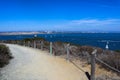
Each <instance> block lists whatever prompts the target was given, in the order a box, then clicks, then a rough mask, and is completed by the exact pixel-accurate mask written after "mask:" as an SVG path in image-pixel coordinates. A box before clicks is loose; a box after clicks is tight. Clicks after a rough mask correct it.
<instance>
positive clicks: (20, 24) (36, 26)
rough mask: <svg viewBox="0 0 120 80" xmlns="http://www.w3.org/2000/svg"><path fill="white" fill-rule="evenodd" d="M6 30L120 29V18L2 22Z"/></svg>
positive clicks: (1, 24) (0, 24)
mask: <svg viewBox="0 0 120 80" xmlns="http://www.w3.org/2000/svg"><path fill="white" fill-rule="evenodd" d="M0 26H1V27H4V28H3V29H4V30H7V29H8V28H9V30H11V31H12V30H16V29H17V30H56V31H58V30H62V31H63V30H70V31H76V30H77V31H82V30H83V31H87V30H106V31H111V30H114V31H120V19H104V20H100V19H80V20H56V21H55V20H54V21H51V20H49V21H8V22H0Z"/></svg>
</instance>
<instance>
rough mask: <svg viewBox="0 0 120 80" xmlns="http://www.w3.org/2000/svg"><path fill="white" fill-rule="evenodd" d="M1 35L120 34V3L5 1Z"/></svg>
mask: <svg viewBox="0 0 120 80" xmlns="http://www.w3.org/2000/svg"><path fill="white" fill-rule="evenodd" d="M0 27H1V29H0V32H4V31H95V32H111V31H113V32H120V0H1V1H0Z"/></svg>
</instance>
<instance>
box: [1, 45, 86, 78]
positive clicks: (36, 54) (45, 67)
mask: <svg viewBox="0 0 120 80" xmlns="http://www.w3.org/2000/svg"><path fill="white" fill-rule="evenodd" d="M7 46H8V47H9V48H10V50H11V53H12V54H13V56H14V59H12V60H11V62H10V64H9V65H7V66H6V67H5V68H3V69H2V71H1V74H2V76H1V78H0V80H87V78H86V76H85V74H84V73H83V72H82V71H80V70H78V69H77V68H76V67H75V66H74V65H73V64H72V63H70V62H67V61H66V60H65V59H62V58H59V57H55V56H51V55H49V54H48V52H45V51H40V50H38V49H32V48H27V47H22V46H18V45H11V44H7Z"/></svg>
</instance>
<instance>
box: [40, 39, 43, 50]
mask: <svg viewBox="0 0 120 80" xmlns="http://www.w3.org/2000/svg"><path fill="white" fill-rule="evenodd" d="M40 49H41V50H43V41H41V43H40Z"/></svg>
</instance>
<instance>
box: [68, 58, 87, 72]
mask: <svg viewBox="0 0 120 80" xmlns="http://www.w3.org/2000/svg"><path fill="white" fill-rule="evenodd" d="M70 62H71V63H72V64H73V65H74V66H75V67H77V68H78V69H80V70H81V71H82V72H84V73H85V72H86V71H84V70H83V69H81V68H80V67H79V66H77V65H76V64H75V63H74V62H73V61H71V60H70Z"/></svg>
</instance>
